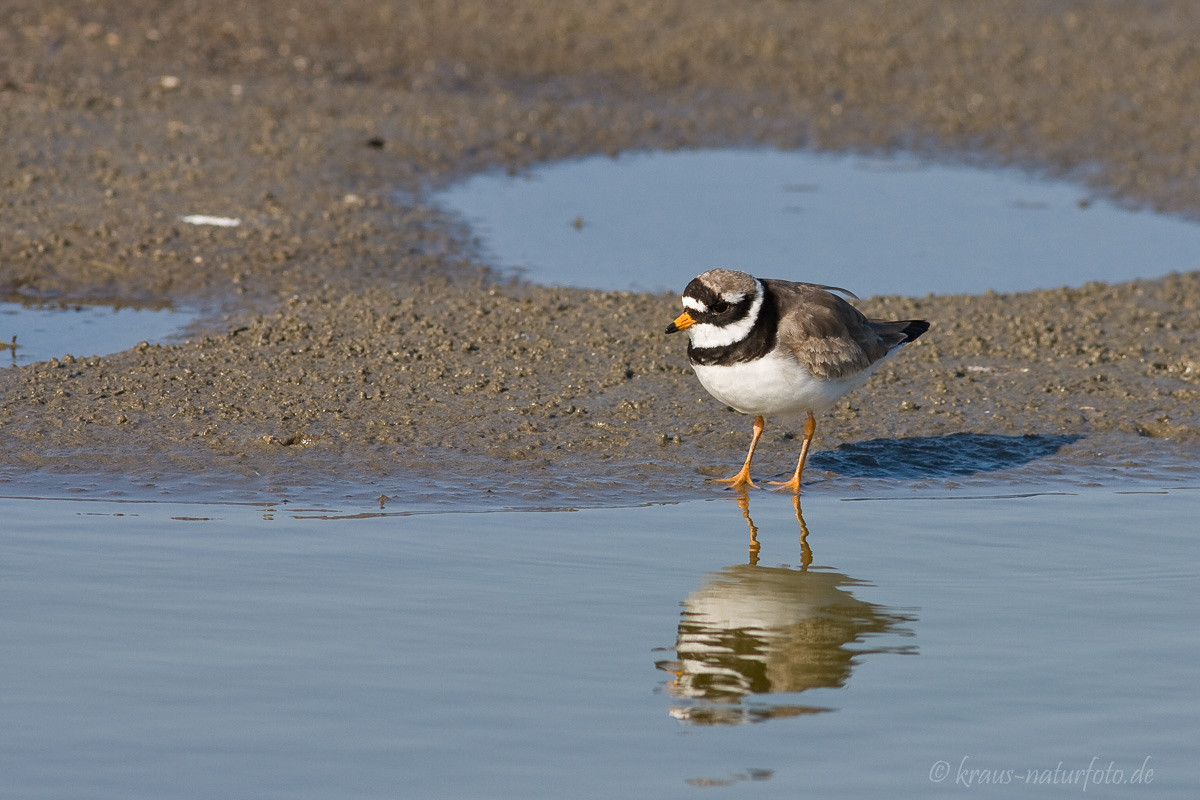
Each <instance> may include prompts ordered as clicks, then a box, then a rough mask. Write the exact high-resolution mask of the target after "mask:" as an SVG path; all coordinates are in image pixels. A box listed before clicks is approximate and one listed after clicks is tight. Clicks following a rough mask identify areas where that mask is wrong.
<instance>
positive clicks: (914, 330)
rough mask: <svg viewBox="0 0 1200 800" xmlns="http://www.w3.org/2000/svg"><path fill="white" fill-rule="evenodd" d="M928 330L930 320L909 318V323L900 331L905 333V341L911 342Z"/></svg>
mask: <svg viewBox="0 0 1200 800" xmlns="http://www.w3.org/2000/svg"><path fill="white" fill-rule="evenodd" d="M927 330H929V323H928V322H926V321H925V320H923V319H913V320H909V321H908V324H907V325H905V326H904V329H903V330H902V331H900V332H901V333H903V334H904V341H906V342H911V341H912V340H913V339H916V338H917V337H918V336H920V335H921V334H923V333H925V331H927Z"/></svg>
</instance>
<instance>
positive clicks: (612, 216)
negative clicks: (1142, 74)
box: [433, 150, 1200, 297]
mask: <svg viewBox="0 0 1200 800" xmlns="http://www.w3.org/2000/svg"><path fill="white" fill-rule="evenodd" d="M433 199H434V201H435V202H437V203H438V204H440V205H442V206H443V207H446V208H449V209H451V210H452V211H455V212H457V213H459V214H461V215H462V216H463V217H464V218H465V219H466V220H467V221H468V222H469V223H470V224H471V225H472V227H473V228H474V230H476V231H477V232H478V234H479V236H480V239H481V241H482V244H483V245H484V247H485V248H486V249H487V251H489V253H490V254H491V256H492V257H493V258H494V259H495V261H496V263H497V264H498V265H500V266H502V267H506V268H517V269H519V270H520V271H521V272H522V274H523V275H524V276H525V277H526V278H528V279H529V280H531V281H533V282H534V283H540V284H551V285H562V286H582V287H588V288H598V289H637V290H649V291H663V290H666V291H680V290H681V289H682V288H683V286H684V285H685V284H686V283H687V281H688V280H690V279H691V278H692V277H693V276H694V275H696V274H697V273H699V272H702V271H704V270H706V269H709V268H710V267H718V266H719V267H732V268H737V269H745V270H746V271H748V272H751V273H753V274H756V275H760V276H763V277H778V278H788V279H792V280H806V281H813V282H817V283H828V284H833V285H835V286H844V287H846V288H847V289H850V290H851V291H854V292H855V293H856V294H858V295H859V296H861V297H867V296H869V295H880V294H899V295H909V296H923V295H925V294H929V293H936V294H953V293H967V294H977V293H980V292H984V291H987V290H988V289H994V290H996V291H1001V292H1008V291H1024V290H1029V289H1038V288H1054V287H1058V286H1078V285H1082V284H1084V283H1087V282H1088V281H1109V282H1113V281H1125V280H1130V279H1132V278H1155V277H1159V276H1161V275H1165V274H1167V273H1169V272H1176V271H1178V272H1183V271H1188V270H1193V269H1197V268H1200V225H1196V224H1194V223H1191V222H1187V221H1184V220H1181V219H1177V218H1173V217H1166V216H1163V215H1159V214H1154V213H1151V212H1148V211H1130V210H1127V209H1122V208H1120V207H1118V206H1116V205H1114V204H1113V203H1110V202H1108V201H1105V200H1099V199H1094V198H1092V197H1091V196H1090V195H1089V193H1088V191H1087V190H1086V189H1083V188H1081V187H1079V186H1076V185H1073V184H1069V183H1065V182H1054V181H1042V180H1036V179H1034V178H1032V177H1030V176H1029V175H1027V174H1025V173H1022V172H1019V171H1017V170H1012V169H993V170H984V169H977V168H970V167H957V166H939V165H933V164H928V163H924V162H920V161H917V160H914V159H912V158H905V157H897V158H894V159H868V158H862V157H857V156H840V155H826V154H815V153H810V152H798V151H791V152H783V151H776V150H702V151H691V152H677V153H648V154H647V153H642V154H630V155H621V156H620V157H618V158H615V159H614V158H609V157H606V156H597V157H593V158H587V159H582V160H577V161H567V162H560V163H555V164H548V165H545V166H541V167H538V168H536V169H534V170H531V171H530V172H529V173H528V174H527V175H525V176H523V177H515V178H514V177H510V176H507V175H501V174H486V175H479V176H476V177H473V178H471V179H469V180H467V181H464V182H463V183H460V184H457V185H455V186H451V187H449V188H448V189H446V190H444V191H441V192H438V193H436V194H435V195H434V197H433Z"/></svg>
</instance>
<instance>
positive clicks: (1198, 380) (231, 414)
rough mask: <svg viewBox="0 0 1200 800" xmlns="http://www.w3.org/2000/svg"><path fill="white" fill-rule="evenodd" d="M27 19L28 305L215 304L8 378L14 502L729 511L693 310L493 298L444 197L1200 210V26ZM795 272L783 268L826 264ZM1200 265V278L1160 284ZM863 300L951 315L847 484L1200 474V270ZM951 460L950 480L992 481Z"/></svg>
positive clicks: (427, 15) (313, 6)
mask: <svg viewBox="0 0 1200 800" xmlns="http://www.w3.org/2000/svg"><path fill="white" fill-rule="evenodd" d="M3 15H4V17H3V19H0V54H2V55H0V103H2V104H3V108H4V113H3V114H0V136H2V137H3V141H4V142H5V147H4V148H0V176H2V177H0V210H2V217H0V218H2V219H3V227H2V228H0V230H2V231H3V235H2V236H0V293H3V294H7V295H10V296H11V295H14V294H16V293H20V294H21V295H22V296H26V297H46V298H57V299H63V298H71V299H76V300H86V299H101V300H102V299H114V300H119V301H121V302H124V303H129V302H146V303H161V302H163V301H167V302H171V303H175V304H183V305H200V306H203V307H205V308H208V309H210V310H211V313H210V314H209V315H207V317H206V318H205V320H204V321H203V322H202V323H200V325H199V326H197V328H196V329H195V330H194V331H193V333H192V334H191V336H190V338H189V340H188V341H186V342H185V343H181V344H172V345H168V346H158V345H146V346H139V347H136V348H133V349H131V350H128V351H126V352H123V353H118V354H115V355H112V356H107V357H102V358H87V359H74V358H66V359H62V360H57V361H50V362H43V363H39V364H34V365H30V366H25V367H19V368H10V369H5V370H3V371H0V406H2V410H0V480H2V481H4V482H5V483H4V484H0V487H2V486H7V487H8V489H3V488H0V491H3V492H4V493H7V494H20V493H25V492H26V491H54V490H57V489H67V488H72V489H78V490H81V491H85V492H101V493H103V492H107V491H111V490H112V489H113V488H114V487H120V488H121V489H122V491H128V492H147V493H155V492H165V493H169V494H172V495H174V496H175V497H176V498H178V497H180V496H182V495H186V496H216V495H219V496H223V497H228V496H239V497H261V496H271V495H277V496H278V495H282V496H287V497H297V498H299V497H308V496H318V495H321V494H322V493H324V494H328V493H342V494H347V493H348V494H352V495H365V494H386V495H389V496H392V497H395V498H397V499H398V500H405V501H407V502H431V503H436V502H443V501H450V502H464V503H472V502H479V503H481V504H487V505H492V504H495V505H513V504H526V503H542V504H556V503H558V504H576V503H578V504H614V503H628V502H639V501H643V500H662V499H670V498H674V497H683V496H695V495H696V494H697V493H700V492H706V491H711V488H706V487H705V485H704V484H703V478H704V477H705V476H713V475H720V474H726V473H729V472H732V471H733V468H734V467H735V466H736V465H737V463H739V462H740V459H741V457H742V455H743V453H744V447H745V445H746V443H747V439H748V434H749V421H748V420H747V419H746V418H744V417H742V416H741V415H737V414H734V413H733V412H730V411H729V410H727V409H724V408H722V407H720V406H719V405H718V404H717V403H716V401H714V400H712V399H711V398H709V397H708V396H707V395H706V394H705V393H704V392H703V390H702V389H701V388H700V387H699V385H698V384H697V383H696V381H695V378H694V377H693V376H692V375H691V371H690V369H689V368H688V367H687V364H686V358H685V356H684V352H683V350H684V342H683V341H681V340H680V338H679V337H666V336H664V335H663V334H662V329H663V327H664V326H665V324H666V322H668V321H669V320H670V319H671V318H673V317H674V316H675V314H676V313H677V309H678V300H677V298H676V297H675V296H671V295H641V294H632V293H604V292H594V291H582V290H564V289H550V288H542V287H536V286H528V285H521V284H514V283H509V282H500V281H498V280H497V279H496V278H495V276H493V275H492V273H490V271H489V270H488V265H487V264H486V262H485V261H483V260H482V259H481V258H480V256H479V253H478V252H476V250H475V249H474V248H473V246H472V243H471V234H470V231H467V230H465V229H463V228H462V226H461V225H459V224H457V223H456V222H455V221H454V220H452V219H448V218H447V217H446V216H445V215H444V214H443V213H442V212H441V211H440V210H438V209H436V208H433V207H430V206H428V205H425V204H423V203H422V196H423V195H422V192H423V190H424V189H426V188H428V187H430V186H437V185H442V184H444V183H445V182H446V181H449V180H452V179H454V178H456V177H461V176H463V175H466V174H469V173H470V172H472V171H477V170H481V169H488V168H496V167H502V168H506V169H513V170H515V169H520V168H522V167H525V166H528V165H529V164H532V163H535V162H538V161H542V160H547V159H555V158H564V157H571V156H583V155H590V154H595V153H615V152H619V151H622V150H629V149H642V148H680V147H697V146H714V145H755V144H765V145H772V146H780V147H809V148H819V149H837V150H870V151H884V150H893V149H907V150H910V151H917V152H920V153H923V154H926V155H929V156H932V157H934V158H938V159H944V160H948V161H970V162H975V163H985V164H986V163H1006V164H1018V165H1021V166H1024V167H1027V168H1029V169H1032V170H1035V171H1039V172H1045V173H1047V174H1054V175H1063V176H1066V177H1069V178H1071V179H1073V180H1077V181H1080V182H1081V183H1086V184H1087V185H1088V186H1089V187H1091V190H1092V191H1094V192H1095V193H1096V194H1098V195H1099V194H1102V195H1109V196H1113V197H1116V198H1119V199H1121V200H1123V201H1126V202H1129V203H1133V204H1138V205H1146V206H1149V207H1153V208H1157V209H1160V210H1164V211H1169V212H1172V213H1178V214H1182V215H1186V216H1188V217H1193V218H1197V217H1200V147H1197V146H1196V137H1197V135H1200V134H1198V131H1200V129H1198V128H1197V127H1196V121H1195V118H1194V109H1196V108H1197V107H1200V51H1198V50H1197V49H1196V48H1195V46H1194V44H1193V43H1194V42H1195V41H1198V40H1200V7H1197V6H1196V5H1195V4H1192V3H1188V2H1155V3H1149V2H1145V3H1143V2H1112V3H1104V4H1092V3H1084V2H1079V3H1071V2H992V3H973V4H955V5H953V6H947V5H946V4H944V3H939V2H932V1H930V2H920V1H918V2H911V3H904V4H890V3H856V4H841V3H836V2H813V3H804V4H797V3H793V2H778V3H772V2H763V3H755V4H753V5H747V6H744V7H738V8H733V7H731V6H729V5H728V4H725V3H704V2H664V3H655V4H649V3H647V4H641V5H638V4H635V5H633V6H632V7H627V5H626V4H624V3H617V2H588V3H582V2H580V3H576V2H566V3H507V4H489V3H486V2H456V3H449V2H447V3H421V4H412V5H411V7H410V6H407V5H405V6H402V5H399V4H397V5H395V6H391V5H384V4H377V3H359V2H338V3H328V2H326V3H320V2H313V3H303V2H301V3H264V4H254V5H253V6H252V7H251V8H250V9H246V8H243V7H242V6H241V5H240V4H235V3H225V2H216V3H208V4H204V5H203V6H202V7H200V6H198V7H196V8H195V9H192V8H190V7H189V6H186V5H185V4H178V5H171V6H167V7H160V6H159V5H158V4H143V3H128V4H120V5H119V6H117V7H114V8H111V9H102V8H97V7H95V6H93V5H92V4H89V3H82V2H67V3H59V4H55V6H54V7H53V8H49V7H45V6H44V4H39V3H32V2H29V3H16V4H8V5H7V6H6V10H5V11H4V12H3ZM730 202H736V198H730ZM188 214H214V215H220V216H228V217H236V218H238V219H240V220H241V221H242V224H241V225H240V226H239V227H236V228H215V227H208V226H192V225H188V224H185V223H183V222H181V221H180V217H182V216H184V215H188ZM796 261H797V271H796V274H795V275H793V276H786V277H794V278H800V279H802V278H803V277H804V275H803V270H804V266H803V265H804V254H803V253H797V254H796ZM709 266H713V265H709V264H697V265H696V272H700V271H702V270H703V269H706V268H708V267H709ZM725 266H734V267H741V268H745V269H747V270H749V271H754V265H752V264H738V265H725ZM1157 267H1158V265H1154V266H1150V267H1147V268H1146V270H1147V271H1159V269H1158V268H1157ZM1197 267H1200V254H1198V255H1197V258H1196V260H1195V263H1192V264H1181V265H1170V266H1169V267H1168V268H1170V269H1180V270H1189V269H1193V268H1197ZM780 277H785V276H780ZM848 288H851V289H855V290H856V291H859V292H860V293H862V294H868V293H870V287H848ZM860 307H862V308H863V309H864V311H866V312H867V313H869V314H871V315H878V316H895V317H909V316H919V317H922V318H925V319H928V320H930V321H931V322H932V323H933V326H934V327H933V329H932V330H931V332H930V333H929V334H928V335H926V336H925V337H923V338H922V339H921V340H919V341H918V342H917V343H916V344H914V345H913V346H912V347H910V348H908V349H907V350H906V352H905V353H903V354H902V355H901V356H900V357H898V358H897V359H895V360H894V361H893V362H892V363H891V364H889V366H888V367H886V368H885V370H884V371H882V372H881V373H879V374H878V375H876V376H875V377H874V378H872V381H871V383H870V384H868V386H867V387H866V388H864V389H862V390H860V391H858V392H856V393H855V394H853V395H851V396H850V397H849V398H847V399H846V400H844V401H843V402H842V403H841V404H840V405H839V406H838V407H837V408H836V409H835V410H834V411H833V412H831V413H830V414H829V415H827V416H826V418H825V419H824V420H823V421H822V424H821V427H820V429H819V434H818V437H819V438H818V442H817V446H818V447H819V448H822V449H824V450H828V449H830V448H837V447H839V446H840V447H842V448H843V450H844V451H845V452H847V453H849V456H848V458H849V460H848V461H846V462H845V463H847V464H849V463H853V459H854V456H855V454H856V453H859V451H856V450H855V448H856V447H864V443H872V442H875V443H878V442H879V441H883V442H884V443H885V444H886V445H887V446H886V447H884V450H886V451H888V452H890V453H892V455H893V456H895V457H898V458H899V460H900V461H903V460H904V457H905V455H906V454H910V455H911V457H912V459H916V461H917V464H916V467H915V468H910V469H908V470H907V471H903V472H901V477H902V478H904V479H906V480H910V481H912V482H917V483H919V482H920V481H921V479H922V472H921V469H920V458H922V457H923V456H922V455H921V453H923V452H925V450H922V449H920V448H917V449H911V450H910V449H906V448H909V445H911V444H912V442H914V441H915V442H921V443H922V444H923V445H924V446H931V447H932V448H933V449H935V450H936V449H937V448H938V447H939V446H940V447H941V449H943V450H946V449H949V450H954V449H955V448H959V447H960V445H961V442H962V441H964V437H968V441H971V442H974V443H975V444H979V443H980V442H982V443H984V444H983V446H984V449H987V447H988V446H990V445H989V443H991V444H996V443H997V442H998V443H1000V445H998V446H1001V445H1002V446H1001V449H1003V447H1010V449H1014V451H1015V452H1014V454H1012V455H1011V457H1008V460H1007V461H1006V460H1004V459H1003V458H1001V459H1000V460H999V461H998V462H996V464H998V467H1004V466H1006V465H1007V466H1013V467H1018V466H1021V464H1022V463H1023V461H1024V460H1026V459H1025V456H1023V455H1022V452H1023V451H1022V444H1023V443H1029V442H1034V443H1037V442H1041V443H1046V442H1054V443H1057V444H1055V449H1056V454H1055V455H1054V456H1053V457H1052V458H1048V459H1042V462H1039V463H1042V464H1043V466H1042V467H1040V468H1037V469H1033V471H1032V472H1029V471H1026V472H1024V473H1022V475H1023V476H1024V477H1025V478H1026V479H1027V478H1028V477H1029V476H1031V475H1032V476H1034V477H1037V476H1047V477H1048V476H1050V475H1053V474H1054V473H1067V474H1069V475H1071V476H1073V479H1075V480H1079V481H1088V482H1090V481H1095V480H1103V478H1104V477H1105V476H1106V475H1110V474H1117V475H1130V474H1137V475H1142V474H1148V475H1151V476H1154V475H1167V476H1169V475H1186V474H1190V475H1194V474H1195V473H1194V471H1191V470H1192V469H1193V468H1192V464H1193V463H1194V456H1195V455H1196V453H1197V452H1200V418H1198V416H1197V410H1198V409H1200V273H1196V272H1184V273H1182V274H1178V275H1173V276H1171V277H1168V278H1165V279H1162V280H1156V281H1136V282H1132V283H1128V284H1121V285H1113V286H1106V285H1101V284H1092V285H1088V286H1085V287H1082V288H1078V289H1070V290H1067V289H1064V290H1057V291H1045V292H1030V293H1023V294H1012V295H998V294H988V295H981V296H971V297H967V296H942V297H928V298H922V299H908V298H877V299H874V300H871V301H868V302H863V303H861V304H860ZM10 333H11V332H7V331H0V339H5V340H7V339H8V338H9V336H10ZM798 429H799V428H798V424H797V423H796V422H780V423H779V424H776V425H773V426H771V427H769V428H768V432H767V435H766V436H765V437H764V441H763V445H762V447H761V449H760V453H761V455H760V456H759V459H761V462H760V466H759V467H758V469H757V470H756V472H757V473H758V474H762V475H769V474H771V473H781V472H784V471H786V470H788V469H789V467H790V466H791V464H793V463H794V461H793V460H794V457H795V451H796V449H797V443H798V440H797V439H796V438H795V436H796V434H797V433H798ZM970 437H974V438H970ZM988 437H991V438H988ZM1012 437H1026V438H1012ZM871 452H873V451H869V448H867V449H864V450H862V451H861V453H859V454H860V455H862V456H863V458H867V459H868V460H869V458H875V457H876V456H874V455H871ZM818 455H819V454H818ZM959 455H960V461H961V462H962V463H961V466H962V467H963V469H962V470H960V471H959V473H954V474H962V475H964V476H967V475H969V474H970V472H971V469H970V468H971V466H972V464H974V465H975V466H977V467H979V468H983V467H984V466H985V465H990V464H992V462H989V461H988V459H987V458H986V457H985V456H986V454H984V455H983V456H981V455H980V454H979V453H978V452H976V450H972V449H971V448H966V449H963V450H962V451H961V452H960V454H959ZM910 460H911V459H910ZM826 463H827V464H833V463H834V462H826ZM819 464H820V462H818V465H819ZM992 466H995V465H992ZM910 467H911V465H910ZM837 471H838V472H839V474H843V475H844V474H845V472H846V471H844V470H837ZM832 474H833V473H830V475H832ZM821 476H822V473H821V471H819V470H818V471H817V474H815V475H814V476H813V478H812V479H818V478H820V477H821ZM929 476H930V477H937V478H938V479H939V480H950V478H947V477H946V475H944V474H942V473H939V472H937V471H936V470H930V471H929ZM842 480H849V481H851V483H853V481H854V477H853V471H852V470H851V471H850V477H849V478H845V477H843V478H842ZM31 487H32V488H31Z"/></svg>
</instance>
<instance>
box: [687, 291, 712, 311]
mask: <svg viewBox="0 0 1200 800" xmlns="http://www.w3.org/2000/svg"><path fill="white" fill-rule="evenodd" d="M683 307H684V308H688V309H691V310H692V311H699V312H700V313H701V314H703V313H704V312H705V311H708V306H706V305H704V303H701V302H700V301H699V300H697V299H696V298H694V297H689V296H688V295H686V294H685V295H684V296H683Z"/></svg>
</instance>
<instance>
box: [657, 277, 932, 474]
mask: <svg viewBox="0 0 1200 800" xmlns="http://www.w3.org/2000/svg"><path fill="white" fill-rule="evenodd" d="M833 292H841V293H842V294H845V295H848V296H850V297H855V295H854V294H853V293H851V292H848V291H846V290H845V289H839V288H837V287H835V286H818V285H817V284H813V283H797V282H794V281H783V280H773V279H770V278H761V279H760V278H755V277H754V276H753V275H748V274H746V273H745V272H737V271H734V270H728V269H713V270H709V271H708V272H705V273H703V274H701V275H698V276H696V277H695V278H693V279H692V281H691V283H689V284H688V285H687V288H686V289H684V290H683V307H684V312H683V313H682V314H680V315H679V316H678V317H677V318H676V319H675V321H674V322H672V323H671V324H670V325H668V326H667V331H666V332H667V333H675V332H676V331H687V334H688V338H689V340H690V341H689V343H688V361H689V362H690V363H691V365H692V369H694V370H695V371H696V377H697V378H699V379H700V383H701V385H702V386H704V388H705V389H707V390H708V393H709V394H711V395H712V396H713V397H715V398H717V399H718V400H720V401H721V402H722V403H725V404H726V405H728V406H732V407H733V408H735V409H736V410H738V411H740V412H742V413H743V414H753V415H754V434H753V438H751V440H750V452H749V453H747V454H746V463H745V464H743V465H742V468H741V470H740V471H739V472H738V473H737V474H736V475H734V476H733V477H732V478H722V479H720V480H721V482H722V483H729V484H731V485H732V486H733V487H734V488H739V487H742V486H754V483H753V482H752V481H751V480H750V461H751V459H753V458H754V448H755V447H757V446H758V439H759V437H760V436H762V432H763V426H764V425H765V422H764V419H763V418H764V417H768V416H777V415H785V416H787V415H798V414H807V415H808V416H807V418H806V419H805V421H804V442H803V444H802V445H801V447H800V460H799V461H798V462H797V464H796V472H795V474H794V475H792V478H791V480H789V481H785V482H782V483H776V482H774V481H772V483H774V484H775V485H777V486H781V487H783V488H785V489H790V490H791V491H793V492H799V491H800V476H801V474H802V473H803V472H804V462H805V460H806V459H807V458H808V449H809V447H810V445H811V444H812V438H813V434H814V433H816V430H817V420H816V418H815V417H814V416H813V414H814V413H816V412H818V411H827V410H828V409H830V408H832V407H833V404H834V403H836V402H837V400H838V398H840V397H841V396H842V395H844V394H846V393H847V392H850V391H852V390H854V389H857V388H858V387H860V386H862V385H863V384H864V383H866V382H867V378H868V377H869V376H870V374H871V373H872V372H873V371H874V370H875V368H876V367H878V366H879V365H880V364H882V363H883V362H884V361H887V360H888V358H890V357H891V356H893V355H895V353H896V352H897V351H898V350H899V349H900V348H901V347H903V346H904V345H906V344H908V343H909V342H911V341H913V340H914V339H916V338H917V337H918V336H920V335H921V334H923V333H925V331H927V330H929V323H928V322H926V321H924V320H919V319H912V320H900V321H897V322H885V321H883V320H876V319H867V318H866V317H865V316H863V314H862V313H861V312H860V311H859V310H858V309H856V308H855V307H854V306H852V305H850V304H849V303H847V302H846V301H845V300H843V299H842V298H840V297H838V296H837V295H835V294H832V293H833ZM856 299H857V298H856ZM755 488H757V487H755Z"/></svg>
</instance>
